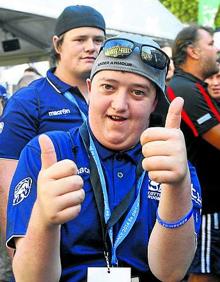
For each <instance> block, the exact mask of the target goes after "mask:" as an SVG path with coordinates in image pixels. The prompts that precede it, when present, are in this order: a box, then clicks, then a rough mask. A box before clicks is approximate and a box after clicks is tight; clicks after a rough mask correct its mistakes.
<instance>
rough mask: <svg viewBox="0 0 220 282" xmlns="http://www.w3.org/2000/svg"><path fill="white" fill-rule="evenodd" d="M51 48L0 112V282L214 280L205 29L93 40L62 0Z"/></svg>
mask: <svg viewBox="0 0 220 282" xmlns="http://www.w3.org/2000/svg"><path fill="white" fill-rule="evenodd" d="M52 45H53V50H52V56H53V58H54V59H55V66H54V67H53V68H51V69H49V70H48V72H47V74H46V77H42V76H41V74H40V73H38V72H36V70H34V69H27V70H26V72H25V73H24V76H23V77H22V79H21V80H20V83H19V85H18V88H17V91H16V92H15V93H14V94H13V95H12V96H11V97H10V98H9V100H8V101H7V102H6V103H5V104H4V110H3V113H2V115H1V117H0V201H1V205H0V231H1V235H0V236H1V238H0V239H1V240H0V241H1V244H0V248H1V252H0V282H7V281H16V282H25V281H28V282H29V281H30V277H31V281H32V282H35V281H36V282H39V281H47V282H50V281H51V282H54V281H65V282H79V281H88V282H94V281H98V280H97V279H98V277H101V278H100V279H101V280H100V281H103V282H104V281H119V280H120V281H121V282H127V281H140V282H143V281H152V282H153V281H164V282H178V281H183V280H184V281H188V282H218V281H220V206H219V203H218V202H219V201H218V198H219V190H218V188H219V187H218V186H219V183H218V177H217V175H218V174H217V172H218V166H216V163H218V162H217V161H218V160H219V157H220V156H219V150H220V108H219V107H220V66H219V59H218V52H219V50H218V48H217V47H216V46H215V45H214V40H213V31H212V30H211V29H210V28H207V27H203V26H197V25H189V26H187V27H185V28H183V30H181V31H180V32H179V33H178V34H177V36H176V39H175V40H174V42H173V45H172V46H164V47H163V48H161V47H160V46H159V45H158V43H156V42H155V41H154V40H152V39H151V38H149V37H147V36H145V37H143V36H139V35H131V34H127V33H126V34H120V35H118V36H114V37H110V38H108V39H106V26H105V20H104V18H103V16H102V14H101V13H100V12H99V11H97V10H96V9H94V8H93V7H90V6H84V5H75V6H68V7H66V8H65V9H64V10H63V11H62V13H61V14H60V16H59V17H58V18H57V20H56V25H55V29H54V36H53V38H52ZM5 242H6V243H5ZM5 244H6V245H7V248H6V247H5ZM24 266H25V267H24Z"/></svg>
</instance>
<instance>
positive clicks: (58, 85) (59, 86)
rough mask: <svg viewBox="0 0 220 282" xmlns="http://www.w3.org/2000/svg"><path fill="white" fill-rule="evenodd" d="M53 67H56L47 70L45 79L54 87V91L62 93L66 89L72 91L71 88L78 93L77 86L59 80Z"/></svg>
mask: <svg viewBox="0 0 220 282" xmlns="http://www.w3.org/2000/svg"><path fill="white" fill-rule="evenodd" d="M55 69H56V68H51V69H49V70H48V71H47V75H46V79H47V81H48V83H49V84H50V85H51V86H52V87H53V88H54V89H55V91H57V93H59V94H64V93H65V92H67V91H70V92H72V91H71V90H73V91H74V92H75V93H76V92H79V93H80V91H79V89H78V87H73V86H71V85H69V84H67V83H65V82H63V81H62V80H60V79H59V78H58V77H57V76H56V75H55V74H54V72H55Z"/></svg>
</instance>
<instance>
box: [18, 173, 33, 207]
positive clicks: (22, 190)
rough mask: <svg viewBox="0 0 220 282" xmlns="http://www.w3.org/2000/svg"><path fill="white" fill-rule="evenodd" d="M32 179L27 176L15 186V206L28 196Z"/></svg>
mask: <svg viewBox="0 0 220 282" xmlns="http://www.w3.org/2000/svg"><path fill="white" fill-rule="evenodd" d="M31 185H32V179H31V178H30V177H27V178H25V179H23V180H21V181H20V182H19V183H18V185H17V186H16V187H15V192H14V199H13V206H15V205H17V204H19V203H21V202H22V201H23V200H24V199H25V198H27V197H28V195H29V194H30V191H31Z"/></svg>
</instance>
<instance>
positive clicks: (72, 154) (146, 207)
mask: <svg viewBox="0 0 220 282" xmlns="http://www.w3.org/2000/svg"><path fill="white" fill-rule="evenodd" d="M47 134H48V135H49V136H50V138H51V139H52V141H53V143H54V146H55V150H56V153H57V159H58V161H59V160H62V159H71V160H74V161H75V162H76V164H77V167H78V174H79V175H80V176H81V177H82V178H83V181H84V186H83V188H84V190H85V200H84V202H83V203H82V208H81V212H80V214H79V216H78V217H77V218H75V219H74V220H71V221H69V222H67V223H65V224H63V225H62V228H61V262H62V277H61V280H60V281H66V282H78V281H86V275H87V274H86V273H87V268H88V267H89V266H106V262H105V259H104V254H103V240H102V231H101V224H100V219H99V214H98V211H97V206H96V203H95V199H94V193H93V189H92V187H91V183H90V164H89V159H88V156H87V153H86V150H85V148H84V146H83V143H82V139H81V136H80V135H79V129H73V130H71V131H70V135H68V133H65V132H50V133H47ZM70 136H71V138H70ZM73 143H74V144H73ZM95 144H96V148H97V151H98V154H99V156H100V160H101V163H102V165H103V171H104V173H105V179H106V182H107V189H108V193H109V195H110V196H109V202H110V207H111V208H112V209H113V208H114V207H115V206H117V205H118V203H119V202H120V201H121V200H122V199H123V198H124V197H125V195H126V194H127V192H128V190H129V189H131V188H132V186H133V184H134V182H135V181H136V179H135V178H136V166H137V163H138V161H139V160H140V158H141V146H140V144H138V145H137V146H135V147H134V148H133V149H131V150H129V151H127V152H123V153H117V152H114V151H111V150H108V149H106V148H104V147H103V146H102V145H101V144H99V143H98V142H97V141H95ZM40 167H41V162H40V149H39V144H38V140H37V138H34V139H33V140H32V141H31V142H30V143H29V144H28V145H27V146H26V147H25V149H24V150H23V151H22V153H21V157H20V160H19V163H18V167H17V170H16V173H15V175H14V178H13V181H12V185H11V189H10V195H9V204H8V226H7V240H8V241H7V243H8V245H10V246H14V237H18V236H19V237H20V236H21V237H22V236H25V234H26V230H27V226H28V222H29V218H30V215H31V210H32V207H33V204H34V202H35V200H36V189H37V186H36V185H37V175H38V173H39V170H40ZM190 172H191V179H192V200H193V205H194V218H195V226H196V231H197V232H198V229H199V225H200V208H201V202H200V200H201V198H200V197H201V195H200V187H199V182H198V179H197V176H196V174H195V170H194V168H193V167H192V166H190ZM140 197H141V201H140V212H139V214H138V217H137V220H136V222H135V224H134V226H133V228H132V229H131V231H130V233H129V234H128V236H127V237H126V238H125V240H124V241H123V242H122V243H121V245H119V247H118V248H117V258H118V261H119V266H130V267H132V273H133V274H134V273H135V276H141V277H143V276H144V273H145V275H146V273H147V271H148V270H149V268H148V263H147V245H148V240H149V236H150V233H151V231H152V228H153V226H154V223H155V214H156V209H157V206H158V200H159V197H160V185H159V184H157V183H154V182H152V181H150V180H149V179H148V176H147V174H146V176H145V179H144V182H143V185H142V188H141V195H140ZM180 205H181V203H180ZM120 225H121V221H119V222H118V223H117V224H116V225H115V226H114V237H115V235H116V233H117V231H118V229H119V226H120ZM109 251H110V252H111V250H109ZM143 281H144V280H143Z"/></svg>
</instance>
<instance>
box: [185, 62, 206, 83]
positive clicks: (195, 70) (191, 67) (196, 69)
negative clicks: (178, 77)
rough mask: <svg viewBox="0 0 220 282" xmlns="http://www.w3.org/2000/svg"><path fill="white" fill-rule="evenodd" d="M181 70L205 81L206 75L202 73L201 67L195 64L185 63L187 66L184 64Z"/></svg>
mask: <svg viewBox="0 0 220 282" xmlns="http://www.w3.org/2000/svg"><path fill="white" fill-rule="evenodd" d="M180 68H181V69H182V70H183V71H185V72H188V73H190V74H192V75H194V76H195V77H197V78H199V79H200V80H205V77H204V75H203V74H202V73H201V66H197V65H195V64H193V63H185V64H182V65H181V66H180Z"/></svg>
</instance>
